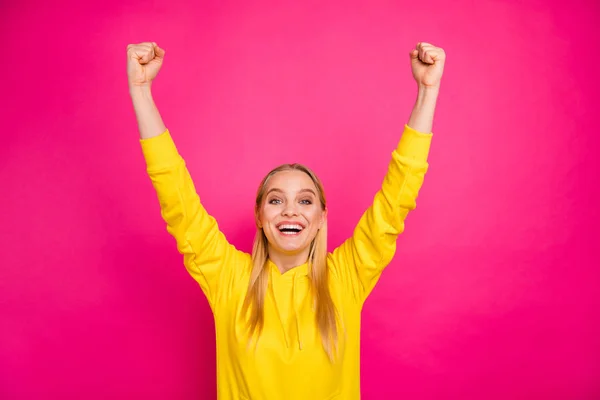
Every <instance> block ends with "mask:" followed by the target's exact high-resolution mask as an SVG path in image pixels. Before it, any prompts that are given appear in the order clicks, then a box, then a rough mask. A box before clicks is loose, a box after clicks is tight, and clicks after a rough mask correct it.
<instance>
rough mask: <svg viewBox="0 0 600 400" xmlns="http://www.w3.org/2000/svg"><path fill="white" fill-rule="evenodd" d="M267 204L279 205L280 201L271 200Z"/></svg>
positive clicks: (276, 199)
mask: <svg viewBox="0 0 600 400" xmlns="http://www.w3.org/2000/svg"><path fill="white" fill-rule="evenodd" d="M269 204H281V200H279V199H278V198H272V199H271V200H269Z"/></svg>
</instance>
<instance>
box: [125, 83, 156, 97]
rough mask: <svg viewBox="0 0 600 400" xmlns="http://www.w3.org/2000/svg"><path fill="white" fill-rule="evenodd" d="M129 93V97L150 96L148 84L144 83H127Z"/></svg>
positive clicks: (150, 91)
mask: <svg viewBox="0 0 600 400" xmlns="http://www.w3.org/2000/svg"><path fill="white" fill-rule="evenodd" d="M129 94H130V95H131V97H145V98H148V97H152V90H151V87H150V84H145V85H129Z"/></svg>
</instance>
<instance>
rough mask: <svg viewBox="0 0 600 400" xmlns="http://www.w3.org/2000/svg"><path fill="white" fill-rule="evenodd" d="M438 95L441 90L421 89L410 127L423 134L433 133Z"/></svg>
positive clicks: (412, 113) (411, 115)
mask: <svg viewBox="0 0 600 400" xmlns="http://www.w3.org/2000/svg"><path fill="white" fill-rule="evenodd" d="M438 94H439V88H428V87H419V92H418V94H417V100H416V102H415V105H414V107H413V110H412V112H411V114H410V118H409V120H408V126H410V127H411V128H413V129H414V130H416V131H419V132H422V133H431V131H432V128H433V115H434V113H435V105H436V102H437V98H438Z"/></svg>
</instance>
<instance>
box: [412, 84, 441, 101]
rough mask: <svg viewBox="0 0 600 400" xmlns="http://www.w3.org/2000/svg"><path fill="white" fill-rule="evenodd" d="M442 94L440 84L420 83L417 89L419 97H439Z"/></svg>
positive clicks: (423, 98)
mask: <svg viewBox="0 0 600 400" xmlns="http://www.w3.org/2000/svg"><path fill="white" fill-rule="evenodd" d="M439 94H440V87H439V86H426V85H418V90H417V98H418V99H422V100H425V99H437V97H438V95H439Z"/></svg>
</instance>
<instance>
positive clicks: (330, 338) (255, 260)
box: [243, 164, 338, 360]
mask: <svg viewBox="0 0 600 400" xmlns="http://www.w3.org/2000/svg"><path fill="white" fill-rule="evenodd" d="M282 171H301V172H304V173H306V174H307V175H308V176H309V177H310V179H311V180H312V181H313V183H314V184H315V187H316V188H317V195H318V197H319V201H320V203H321V208H322V209H323V210H325V209H326V204H327V203H326V200H325V191H324V190H323V185H322V184H321V181H320V180H319V178H317V176H316V175H315V174H314V173H313V172H312V171H311V170H310V169H309V168H308V167H306V166H304V165H302V164H283V165H280V166H279V167H277V168H275V169H273V170H272V171H271V172H269V173H268V174H267V176H265V177H264V178H263V180H262V182H261V183H260V185H259V187H258V191H257V193H256V204H255V206H254V214H255V217H256V220H257V221H258V219H259V212H260V209H261V206H262V202H263V199H264V196H265V193H266V190H267V184H268V182H269V180H270V178H271V177H272V176H273V175H275V174H277V173H278V172H282ZM268 258H269V253H268V240H267V237H266V236H265V233H264V231H263V230H262V228H260V227H258V225H257V232H256V236H255V238H254V246H253V248H252V271H251V273H250V282H249V284H248V292H247V293H246V299H245V301H244V307H243V310H244V313H245V314H246V315H247V313H248V311H250V315H249V318H248V328H249V332H250V335H253V334H254V333H258V335H260V333H261V331H262V328H263V325H264V304H265V295H266V293H267V288H268V284H269V274H268V270H267V267H266V265H267V260H268ZM308 277H309V279H310V284H311V290H312V294H313V298H314V304H315V319H316V323H317V328H318V330H319V333H320V335H321V341H322V343H323V348H324V350H325V352H326V353H327V355H328V356H329V359H330V360H333V359H334V355H335V350H336V349H337V344H338V334H337V327H336V310H335V306H334V304H333V299H332V298H331V293H330V292H329V275H328V270H327V222H325V223H323V225H322V227H321V229H319V231H318V232H317V235H316V236H315V238H314V239H313V241H312V243H311V244H310V251H309V256H308Z"/></svg>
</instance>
